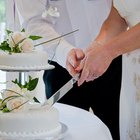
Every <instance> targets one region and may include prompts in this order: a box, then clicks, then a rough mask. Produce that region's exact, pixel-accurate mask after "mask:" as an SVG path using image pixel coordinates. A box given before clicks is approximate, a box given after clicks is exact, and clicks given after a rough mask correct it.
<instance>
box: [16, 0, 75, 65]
mask: <svg viewBox="0 0 140 140" xmlns="http://www.w3.org/2000/svg"><path fill="white" fill-rule="evenodd" d="M31 3H32V0H24V1H23V0H16V6H17V11H18V15H19V19H20V24H21V26H23V25H26V26H25V30H26V31H27V32H28V33H29V34H32V35H38V36H42V37H43V39H40V40H38V42H37V44H39V43H41V42H44V41H47V40H50V39H52V38H55V37H58V36H60V35H59V34H58V33H57V32H56V31H55V29H54V28H53V27H52V26H51V24H49V23H48V22H47V21H46V20H45V19H43V18H42V16H41V14H42V13H43V11H44V10H45V3H44V5H43V2H40V1H39V0H35V3H36V4H35V5H34V6H33V7H31V6H30V4H31ZM24 23H26V24H24ZM42 46H43V48H44V49H45V50H46V51H47V52H48V56H49V59H51V60H52V59H53V60H54V61H57V62H58V63H59V64H60V65H62V66H64V67H65V62H66V60H65V59H66V57H61V56H63V55H64V56H66V55H67V53H68V51H69V50H70V49H71V48H73V46H72V45H71V44H69V43H68V42H66V41H65V40H64V39H62V38H61V39H59V40H57V41H53V42H50V43H46V44H43V45H42ZM40 47H41V46H40ZM62 54H63V55H62ZM61 58H63V59H61Z"/></svg>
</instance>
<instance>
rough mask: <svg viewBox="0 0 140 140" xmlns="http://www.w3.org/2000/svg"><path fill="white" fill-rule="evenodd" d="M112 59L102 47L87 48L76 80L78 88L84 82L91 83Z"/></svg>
mask: <svg viewBox="0 0 140 140" xmlns="http://www.w3.org/2000/svg"><path fill="white" fill-rule="evenodd" d="M112 59H113V58H112V57H111V55H110V54H109V52H108V51H107V50H105V49H104V48H103V47H102V46H98V47H90V48H88V49H87V50H86V52H85V58H84V60H83V61H82V63H81V65H82V67H83V69H82V72H81V76H80V79H79V80H78V86H80V85H82V84H83V83H84V81H86V82H88V81H93V80H94V79H96V78H98V77H99V76H101V75H102V74H103V73H104V72H105V71H106V70H107V68H108V67H109V65H110V63H111V62H112ZM76 70H78V68H77V69H76Z"/></svg>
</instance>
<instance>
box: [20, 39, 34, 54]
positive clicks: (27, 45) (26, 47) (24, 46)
mask: <svg viewBox="0 0 140 140" xmlns="http://www.w3.org/2000/svg"><path fill="white" fill-rule="evenodd" d="M19 47H20V48H21V51H22V52H24V53H27V52H31V51H32V50H33V49H34V45H33V40H32V39H30V38H27V39H25V40H24V41H23V42H22V43H20V44H19Z"/></svg>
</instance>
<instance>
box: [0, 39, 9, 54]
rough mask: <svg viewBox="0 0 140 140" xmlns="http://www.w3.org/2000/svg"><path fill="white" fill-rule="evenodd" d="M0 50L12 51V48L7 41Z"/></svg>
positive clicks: (0, 46)
mask: <svg viewBox="0 0 140 140" xmlns="http://www.w3.org/2000/svg"><path fill="white" fill-rule="evenodd" d="M0 49H1V50H3V51H9V52H10V51H11V47H9V44H8V43H7V41H3V42H2V43H1V45H0Z"/></svg>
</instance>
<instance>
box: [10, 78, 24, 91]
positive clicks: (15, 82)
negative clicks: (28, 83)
mask: <svg viewBox="0 0 140 140" xmlns="http://www.w3.org/2000/svg"><path fill="white" fill-rule="evenodd" d="M12 82H13V83H14V84H17V85H18V86H19V87H20V88H21V89H22V88H23V85H22V84H21V83H20V82H18V80H17V79H15V81H13V80H12Z"/></svg>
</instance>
